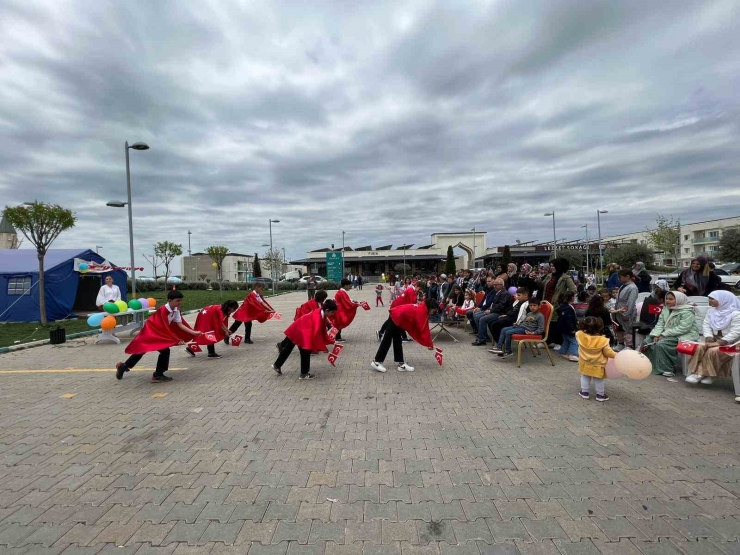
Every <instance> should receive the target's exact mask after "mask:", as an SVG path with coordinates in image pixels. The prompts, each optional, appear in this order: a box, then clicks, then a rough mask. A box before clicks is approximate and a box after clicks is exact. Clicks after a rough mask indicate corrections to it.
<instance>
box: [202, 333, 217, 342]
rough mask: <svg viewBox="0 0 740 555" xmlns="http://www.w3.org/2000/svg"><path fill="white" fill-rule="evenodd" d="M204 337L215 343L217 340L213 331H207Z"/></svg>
mask: <svg viewBox="0 0 740 555" xmlns="http://www.w3.org/2000/svg"><path fill="white" fill-rule="evenodd" d="M203 337H205V339H206V341H210V342H211V343H215V342H216V341H217V340H216V336H215V334H214V333H213V332H212V331H207V332H205V333H204V334H203Z"/></svg>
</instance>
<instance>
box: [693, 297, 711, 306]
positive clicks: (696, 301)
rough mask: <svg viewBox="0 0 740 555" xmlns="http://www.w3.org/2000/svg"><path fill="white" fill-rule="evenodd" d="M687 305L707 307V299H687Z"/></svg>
mask: <svg viewBox="0 0 740 555" xmlns="http://www.w3.org/2000/svg"><path fill="white" fill-rule="evenodd" d="M689 304H693V305H696V306H709V297H689Z"/></svg>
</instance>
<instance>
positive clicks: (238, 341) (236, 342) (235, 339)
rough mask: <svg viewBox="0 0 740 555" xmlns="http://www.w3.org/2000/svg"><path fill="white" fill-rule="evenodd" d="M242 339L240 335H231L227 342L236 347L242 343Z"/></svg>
mask: <svg viewBox="0 0 740 555" xmlns="http://www.w3.org/2000/svg"><path fill="white" fill-rule="evenodd" d="M242 339H244V338H243V337H242V336H241V335H232V336H231V341H230V342H229V343H231V346H232V347H238V346H239V345H241V344H242Z"/></svg>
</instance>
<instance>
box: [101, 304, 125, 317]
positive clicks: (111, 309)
mask: <svg viewBox="0 0 740 555" xmlns="http://www.w3.org/2000/svg"><path fill="white" fill-rule="evenodd" d="M103 310H105V311H106V312H107V313H108V314H118V313H119V312H121V311H120V310H119V309H118V305H116V303H111V302H107V303H105V304H104V305H103Z"/></svg>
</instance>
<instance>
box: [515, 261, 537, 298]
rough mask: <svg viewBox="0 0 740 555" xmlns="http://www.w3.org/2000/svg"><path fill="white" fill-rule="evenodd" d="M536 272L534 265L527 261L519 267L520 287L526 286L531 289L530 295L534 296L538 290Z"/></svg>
mask: <svg viewBox="0 0 740 555" xmlns="http://www.w3.org/2000/svg"><path fill="white" fill-rule="evenodd" d="M535 275H536V272H535V271H533V269H532V266H530V265H529V264H527V263H526V262H525V263H524V264H522V266H521V268H519V284H518V286H519V287H525V288H527V289H528V290H529V296H530V297H533V296H534V292H535V291H536V290H537V282H536V281H535V280H534V276H535Z"/></svg>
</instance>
